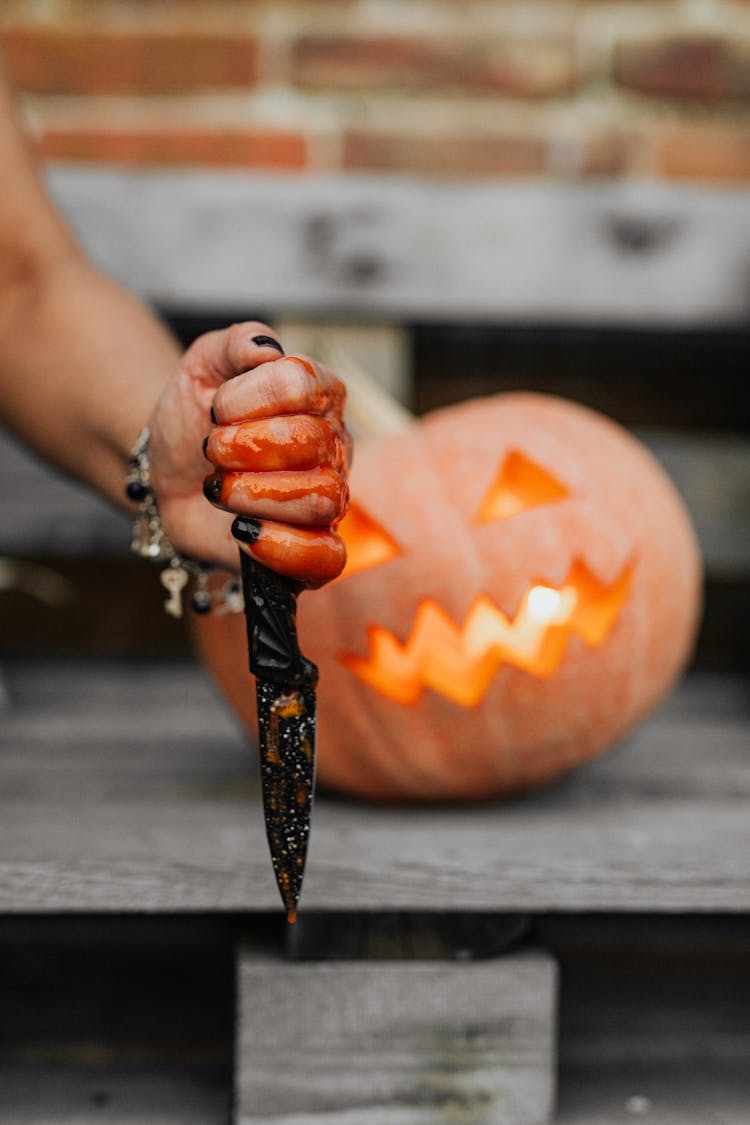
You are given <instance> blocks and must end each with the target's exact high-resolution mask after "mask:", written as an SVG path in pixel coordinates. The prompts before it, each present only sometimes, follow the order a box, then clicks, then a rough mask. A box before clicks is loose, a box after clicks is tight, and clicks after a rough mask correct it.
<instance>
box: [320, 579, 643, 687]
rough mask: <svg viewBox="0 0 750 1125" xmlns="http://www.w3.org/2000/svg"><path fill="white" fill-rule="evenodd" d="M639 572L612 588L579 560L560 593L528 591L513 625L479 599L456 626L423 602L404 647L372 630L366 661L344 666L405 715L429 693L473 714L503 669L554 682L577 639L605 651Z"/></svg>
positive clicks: (348, 659) (351, 658)
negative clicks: (427, 690)
mask: <svg viewBox="0 0 750 1125" xmlns="http://www.w3.org/2000/svg"><path fill="white" fill-rule="evenodd" d="M634 565H635V564H634V563H633V562H629V563H627V564H626V565H625V566H624V567H623V569H622V570H621V572H620V574H619V575H618V577H617V578H616V579H615V581H614V582H612V583H611V584H610V585H607V584H606V583H603V582H600V581H599V579H598V578H597V577H596V575H595V574H593V573H592V572H591V570H589V568H588V567H587V566H586V564H585V563H584V562H582V561H580V560H576V561H574V563H573V565H572V566H571V568H570V570H569V572H568V576H567V578H566V579H565V582H564V583H563V585H562V586H561V587H560V588H559V589H555V588H554V587H552V586H548V585H544V584H542V583H538V584H535V585H533V586H531V587H530V589H529V590H528V591H527V593H526V595H525V597H524V599H523V601H522V603H521V605H520V607H519V609H518V612H517V613H516V615H515V617H513V618H508V617H506V616H505V614H504V613H503V612H502V611H501V610H500V609H498V608H497V606H496V605H495V604H494V603H493V602H492V601H491V599H490V598H488V597H487V596H486V595H484V594H482V595H480V596H479V597H478V598H477V599H476V600H475V601H474V603H473V605H472V607H471V609H470V610H469V612H468V614H467V616H466V619H465V620H464V623H463V625H461V626H458V625H456V623H455V622H454V621H453V619H452V618H451V617H450V616H449V615H448V614H447V613H446V612H445V610H443V609H441V608H440V606H439V605H438V604H437V602H436V601H435V600H434V599H433V598H424V599H423V600H422V601H421V602H420V603H419V606H418V609H417V613H416V616H415V618H414V624H413V626H412V630H411V633H410V635H409V637H408V638H407V640H406V641H405V642H404V643H402V642H401V641H399V639H398V638H397V637H396V636H394V634H393V633H391V632H390V630H388V629H384V628H382V627H381V626H379V625H372V626H370V627H369V628H368V630H367V640H368V655H367V657H361V656H356V655H353V654H351V653H345V654H343V655H342V656H341V657H340V659H341V661H342V663H343V664H344V665H345V666H346V667H347V668H348V669H349V670H350V671H351V672H353V673H354V675H355V676H358V677H359V679H360V680H362V681H363V682H364V683H366V684H369V685H370V687H372V688H374V689H375V690H376V691H378V692H380V693H381V694H383V695H385V696H388V697H389V698H390V699H394V700H395V701H396V702H397V703H401V704H403V705H404V706H405V707H411V706H414V704H416V703H418V702H419V700H420V698H421V696H422V693H423V692H424V690H425V688H432V690H433V691H436V692H438V693H439V694H440V695H443V696H445V698H446V699H450V700H452V701H453V702H454V703H457V704H459V706H461V707H476V706H477V705H478V704H479V703H480V702H481V701H482V699H483V698H484V696H485V694H486V693H487V690H488V688H489V686H490V684H491V682H492V680H493V678H494V677H495V675H496V674H497V672H498V671H499V669H500V668H501V667H502V666H503V664H509V665H512V666H513V667H515V668H520V669H522V670H523V671H525V672H529V673H530V674H531V675H533V676H538V677H549V676H551V675H553V673H554V672H555V671H556V670H557V668H558V667H559V665H560V663H561V662H562V660H563V657H564V655H565V649H566V646H567V643H568V638H569V637H570V636H572V635H573V634H575V635H577V636H579V637H580V638H581V639H582V640H583V641H584V642H585V643H586V644H587V645H589V646H590V647H592V648H597V647H598V646H599V645H601V644H602V643H603V642H604V641H605V640H606V638H607V636H608V635H609V633H610V632H611V630H612V628H613V627H614V625H615V622H616V621H617V618H618V617H619V614H620V611H621V609H622V606H623V604H624V602H625V600H626V598H627V596H628V592H629V590H630V584H631V580H632V577H633V571H634Z"/></svg>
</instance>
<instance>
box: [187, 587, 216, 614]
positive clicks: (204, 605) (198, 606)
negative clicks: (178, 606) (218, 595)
mask: <svg viewBox="0 0 750 1125" xmlns="http://www.w3.org/2000/svg"><path fill="white" fill-rule="evenodd" d="M190 604H191V606H192V607H193V611H194V612H195V613H199V614H201V615H203V614H205V613H210V612H211V608H212V606H213V598H212V597H211V595H210V594H209V593H208V591H207V590H196V591H195V593H194V594H193V596H192V598H191V599H190Z"/></svg>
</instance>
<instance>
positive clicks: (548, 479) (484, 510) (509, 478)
mask: <svg viewBox="0 0 750 1125" xmlns="http://www.w3.org/2000/svg"><path fill="white" fill-rule="evenodd" d="M569 495H570V492H569V491H568V489H567V488H566V487H565V485H564V484H562V483H561V482H560V481H559V480H557V479H556V477H553V476H552V474H551V473H548V472H547V470H546V469H544V468H542V466H541V465H537V464H536V462H535V461H531V460H529V458H528V457H525V456H524V455H523V453H519V452H518V451H517V450H514V451H513V452H511V453H509V454H508V456H507V457H506V458H505V460H504V461H503V463H502V465H501V467H500V472H499V473H498V474H497V476H496V477H495V480H494V483H493V484H492V487H491V488H490V490H489V491H488V493H487V495H486V496H485V498H484V500H483V501H482V506H481V508H480V509H479V513H478V515H477V519H478V520H479V522H480V523H490V521H492V520H504V519H508V517H509V516H517V515H518V513H519V512H525V511H527V509H528V508H538V507H539V506H540V505H542V504H554V503H555V502H556V501H557V500H565V499H566V498H567V497H568V496H569Z"/></svg>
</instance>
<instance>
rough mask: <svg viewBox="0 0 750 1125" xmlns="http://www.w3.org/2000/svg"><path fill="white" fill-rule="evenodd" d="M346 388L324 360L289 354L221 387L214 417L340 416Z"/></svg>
mask: <svg viewBox="0 0 750 1125" xmlns="http://www.w3.org/2000/svg"><path fill="white" fill-rule="evenodd" d="M345 400H346V390H345V388H344V384H343V383H342V382H341V380H340V379H339V378H338V377H337V376H336V375H335V374H334V373H333V372H332V371H331V370H330V368H327V367H325V366H324V364H321V363H314V362H313V361H312V360H310V359H308V358H307V357H306V356H297V355H295V356H286V357H285V358H284V359H277V360H275V361H274V362H270V363H265V364H263V365H262V366H261V367H259V368H257V369H256V370H255V371H247V372H245V373H243V374H241V375H238V376H237V378H235V379H232V380H231V381H230V382H228V383H224V384H223V386H221V387H219V389H218V391H217V392H216V395H215V396H214V403H213V408H214V417H215V419H216V421H217V422H218V423H219V424H221V425H226V424H228V423H231V422H241V421H250V420H252V419H256V418H271V417H273V416H274V415H277V414H320V415H324V414H328V413H331V414H333V415H334V416H335V417H337V418H339V419H340V418H341V415H342V413H343V406H344V402H345Z"/></svg>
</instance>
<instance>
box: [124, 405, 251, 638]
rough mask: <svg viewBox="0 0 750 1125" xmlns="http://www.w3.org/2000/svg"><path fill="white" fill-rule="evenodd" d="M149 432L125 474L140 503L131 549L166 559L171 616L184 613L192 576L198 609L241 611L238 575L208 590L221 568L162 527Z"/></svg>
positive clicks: (127, 489)
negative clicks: (181, 547)
mask: <svg viewBox="0 0 750 1125" xmlns="http://www.w3.org/2000/svg"><path fill="white" fill-rule="evenodd" d="M150 436H151V434H150V431H149V428H148V426H145V427H144V428H143V429H142V430H141V432H140V435H139V437H138V441H137V442H136V443H135V447H134V449H133V452H132V454H131V455H130V460H129V461H128V473H127V476H126V478H125V495H126V496H127V498H128V500H132V501H133V503H135V504H137V505H138V515H137V516H136V518H135V521H134V523H133V539H132V542H131V544H130V549H131V551H133V553H134V554H136V555H138V556H139V557H140V558H142V559H149V560H150V561H151V562H155V563H166V565H165V567H164V569H163V570H162V572H161V574H160V575H159V578H160V581H161V584H162V586H164V588H165V589H166V590H167V592H168V595H169V596H168V597H167V600H166V602H165V603H164V610H165V612H166V613H168V614H169V616H170V617H182V592H183V590H184V589H185V587H186V586H187V584H188V582H189V581H190V580H191V578H192V579H195V582H196V588H195V591H194V592H193V596H192V597H191V599H190V604H191V606H192V608H193V610H194V612H195V613H201V614H203V613H211V612H212V611H213V612H215V613H242V611H243V610H244V608H245V606H244V601H243V597H242V587H241V585H240V581H239V578H230V579H229V581H227V582H225V583H224V584H223V585H221V586H219V587H218V588H215V589H211V590H209V579H210V577H211V575H212V574H214V573H216V572H218V571H219V570H220V569H221V568H219V567H217V566H214V565H213V564H212V563H206V562H199V561H198V560H197V559H192V558H190V557H189V556H188V555H181V554H180V553H179V551H177V550H176V549H175V548H174V547H173V546H172V544H171V543H170V541H169V539H168V537H167V533H166V532H165V530H164V528H163V527H162V523H161V519H160V518H159V506H158V504H157V502H156V496H155V495H154V492H153V489H152V487H151V466H150V462H149V438H150Z"/></svg>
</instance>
